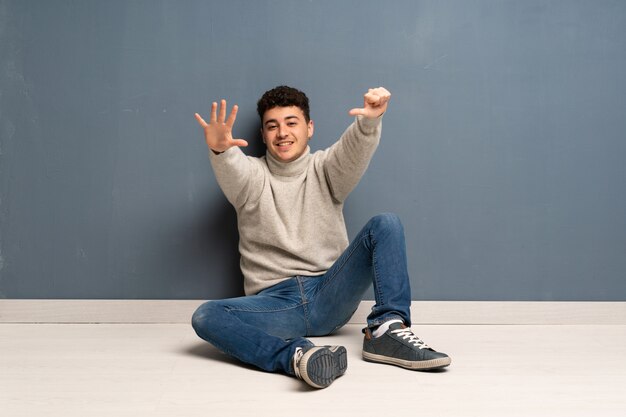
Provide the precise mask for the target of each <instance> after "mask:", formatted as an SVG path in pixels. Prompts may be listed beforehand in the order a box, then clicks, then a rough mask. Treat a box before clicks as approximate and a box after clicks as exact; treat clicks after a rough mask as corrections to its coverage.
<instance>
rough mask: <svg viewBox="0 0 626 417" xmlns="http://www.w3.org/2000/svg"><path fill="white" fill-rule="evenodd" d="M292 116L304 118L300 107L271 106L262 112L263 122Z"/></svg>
mask: <svg viewBox="0 0 626 417" xmlns="http://www.w3.org/2000/svg"><path fill="white" fill-rule="evenodd" d="M294 116H295V117H297V118H299V119H302V120H304V112H303V111H302V109H301V108H300V107H298V106H288V107H272V108H271V109H269V110H266V111H265V114H263V124H265V123H267V122H268V121H271V120H275V121H281V120H285V119H287V118H289V117H294Z"/></svg>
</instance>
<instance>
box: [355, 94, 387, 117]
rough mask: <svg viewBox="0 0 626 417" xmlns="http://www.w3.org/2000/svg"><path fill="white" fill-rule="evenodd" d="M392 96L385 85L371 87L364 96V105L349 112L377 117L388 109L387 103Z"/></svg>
mask: <svg viewBox="0 0 626 417" xmlns="http://www.w3.org/2000/svg"><path fill="white" fill-rule="evenodd" d="M390 98H391V93H390V92H389V91H387V89H385V88H384V87H378V88H370V89H369V90H367V93H365V95H364V96H363V107H362V108H355V109H352V110H350V111H349V112H348V114H350V115H351V116H358V115H362V116H365V117H368V118H371V119H375V118H376V117H378V116H380V115H381V114H383V113H384V112H385V111H386V110H387V103H388V102H389V99H390Z"/></svg>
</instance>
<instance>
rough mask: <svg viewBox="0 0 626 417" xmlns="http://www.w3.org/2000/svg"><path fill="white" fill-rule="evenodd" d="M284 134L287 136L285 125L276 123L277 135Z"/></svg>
mask: <svg viewBox="0 0 626 417" xmlns="http://www.w3.org/2000/svg"><path fill="white" fill-rule="evenodd" d="M285 136H287V126H285V125H283V124H280V125H278V137H279V138H284V137H285Z"/></svg>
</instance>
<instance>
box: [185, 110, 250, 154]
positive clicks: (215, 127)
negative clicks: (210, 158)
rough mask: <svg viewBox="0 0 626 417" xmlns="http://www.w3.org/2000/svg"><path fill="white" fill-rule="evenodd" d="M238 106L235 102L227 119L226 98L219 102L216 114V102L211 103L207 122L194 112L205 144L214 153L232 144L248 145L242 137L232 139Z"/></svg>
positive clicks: (230, 146)
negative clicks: (202, 130) (209, 116)
mask: <svg viewBox="0 0 626 417" xmlns="http://www.w3.org/2000/svg"><path fill="white" fill-rule="evenodd" d="M238 109H239V108H238V107H237V105H236V104H235V105H234V106H233V108H232V110H231V111H230V115H229V116H228V119H226V100H222V101H221V102H220V112H219V115H218V114H217V103H216V102H213V103H212V104H211V118H210V119H209V123H208V124H207V122H205V121H204V119H203V118H202V117H201V116H200V115H199V114H198V113H196V114H195V117H196V120H197V121H198V124H200V126H202V129H204V138H205V140H206V144H207V146H208V147H209V149H211V150H212V151H214V152H216V153H221V152H224V151H226V150H228V149H230V148H232V147H233V146H248V142H246V141H245V140H243V139H233V125H234V124H235V119H237V110H238Z"/></svg>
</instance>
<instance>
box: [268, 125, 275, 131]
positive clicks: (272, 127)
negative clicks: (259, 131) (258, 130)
mask: <svg viewBox="0 0 626 417" xmlns="http://www.w3.org/2000/svg"><path fill="white" fill-rule="evenodd" d="M266 129H267V130H274V129H276V125H269V126H267V127H266Z"/></svg>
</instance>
